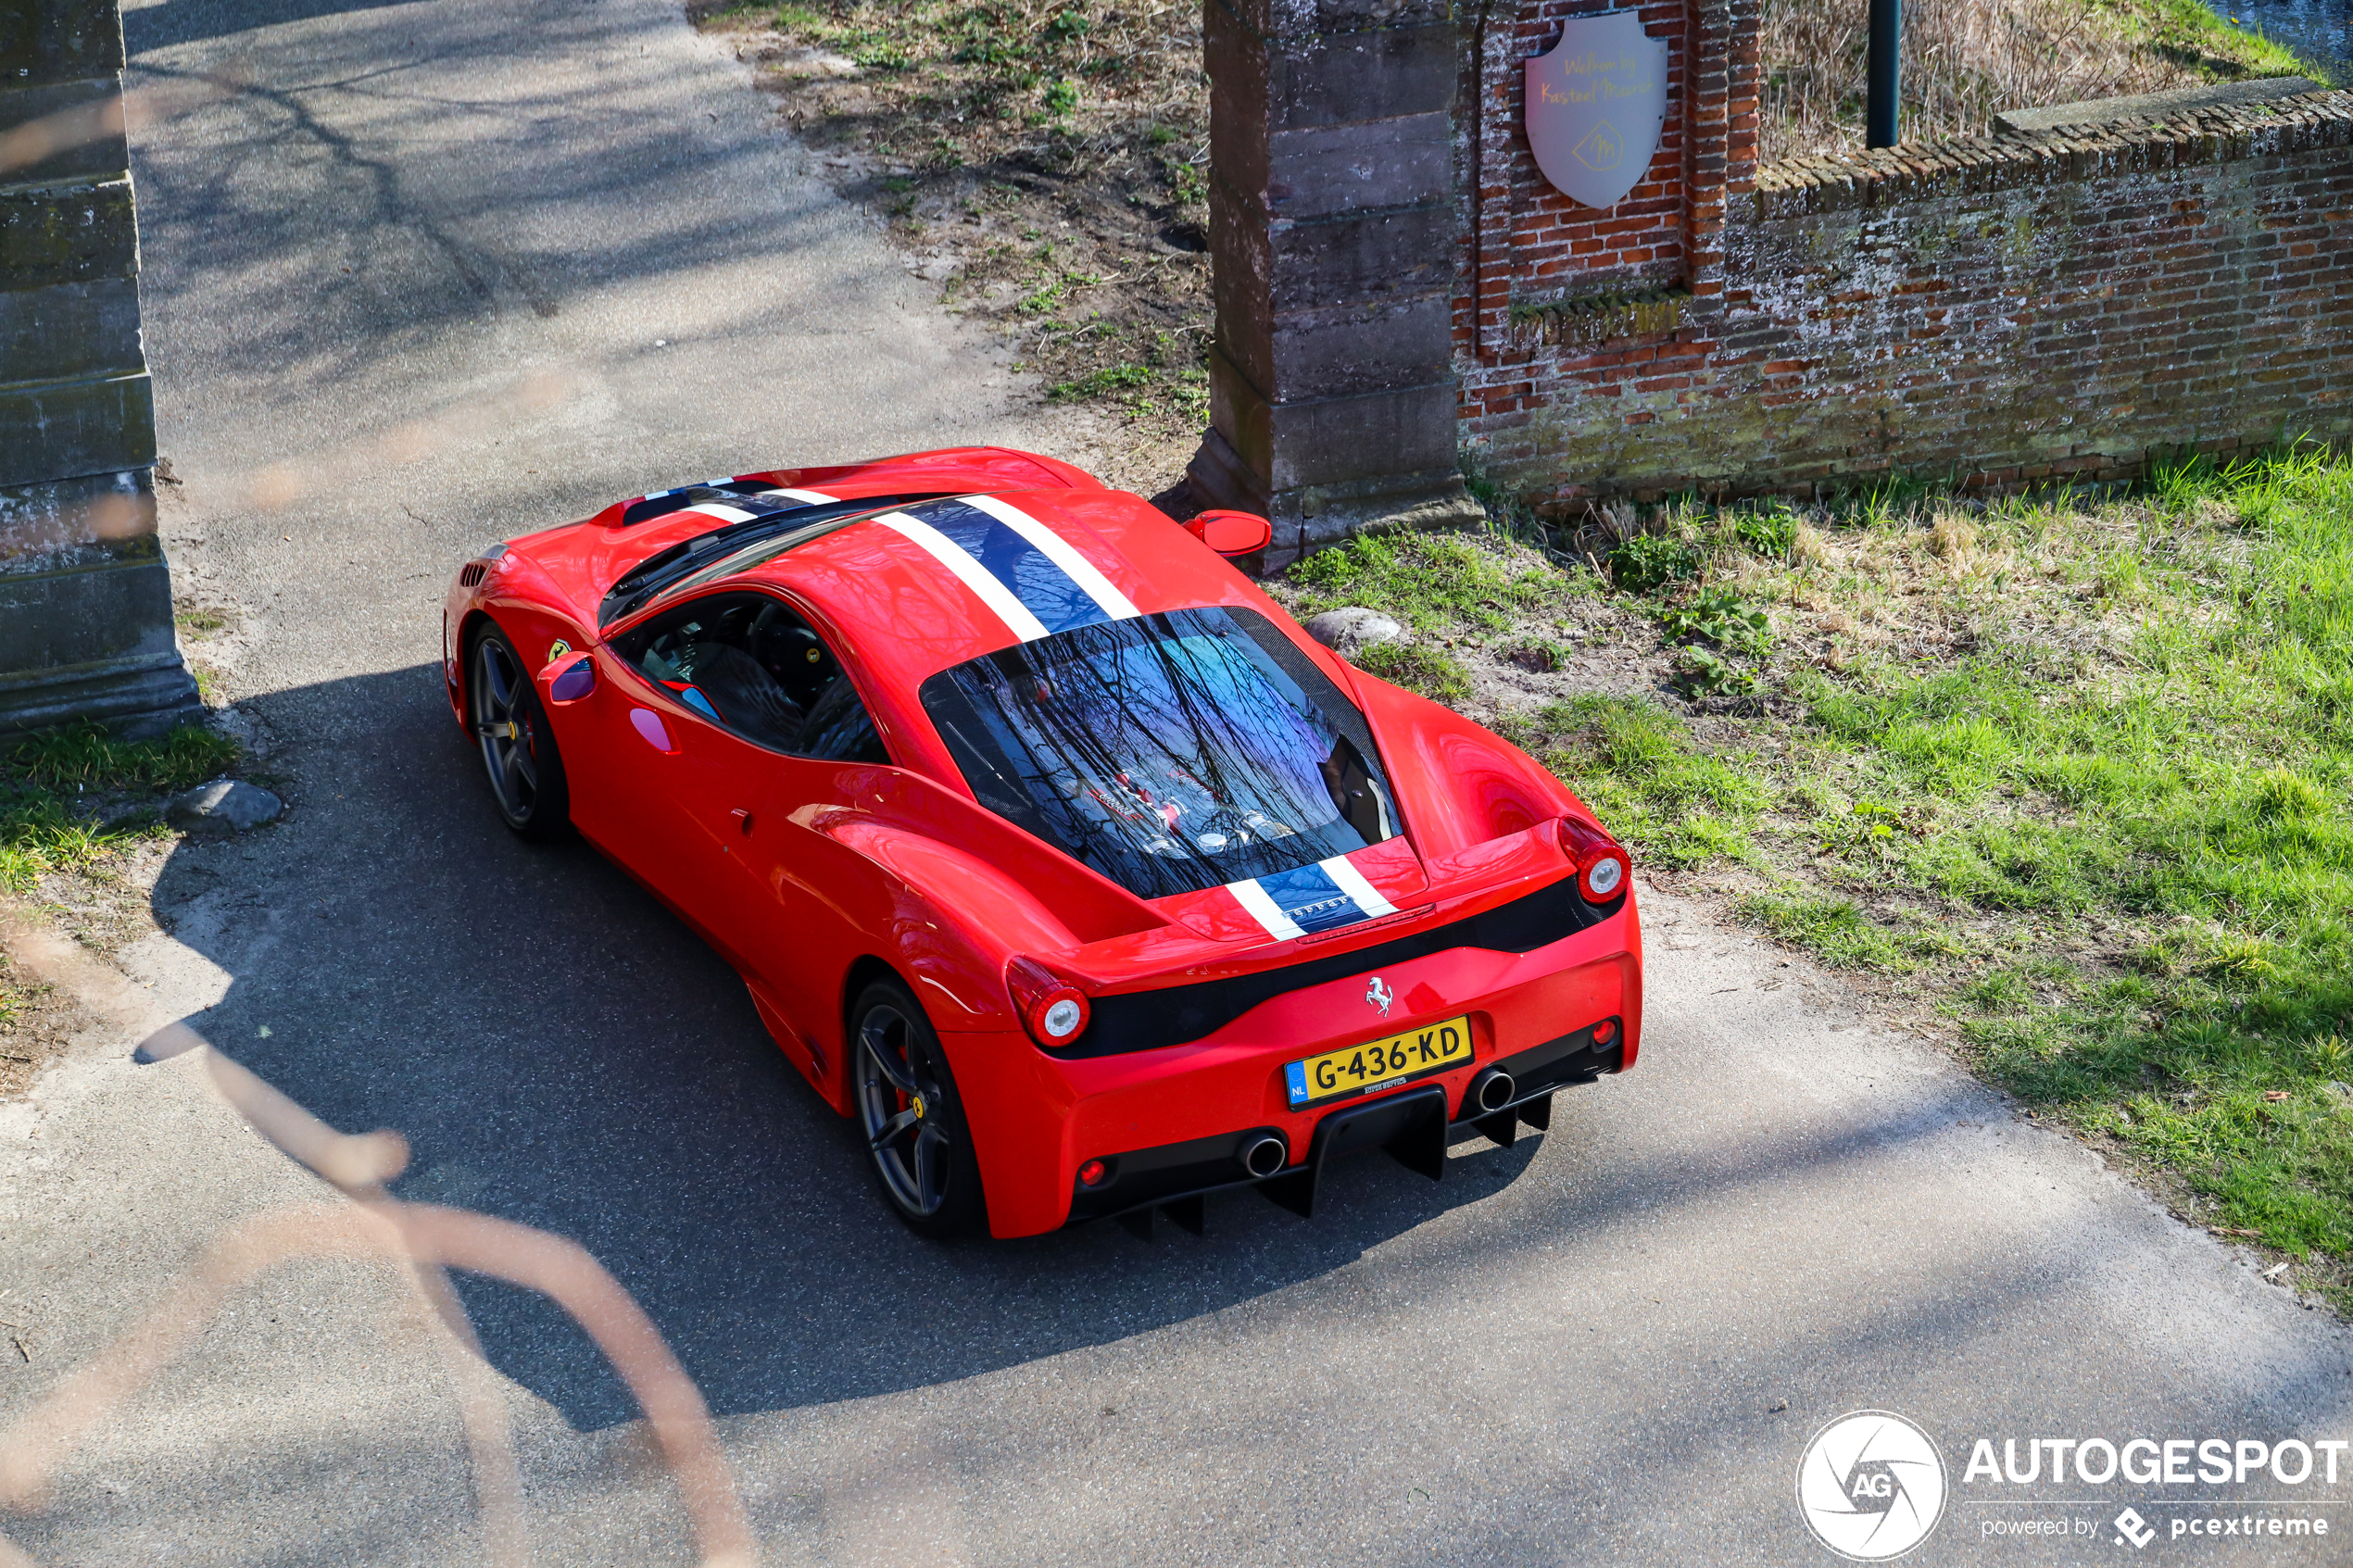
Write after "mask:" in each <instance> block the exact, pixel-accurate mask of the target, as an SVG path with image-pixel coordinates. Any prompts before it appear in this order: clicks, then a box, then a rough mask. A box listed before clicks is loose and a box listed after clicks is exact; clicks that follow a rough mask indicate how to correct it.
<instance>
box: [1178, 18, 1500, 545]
mask: <svg viewBox="0 0 2353 1568" xmlns="http://www.w3.org/2000/svg"><path fill="white" fill-rule="evenodd" d="M1205 6H1206V14H1205V18H1204V24H1205V33H1206V38H1207V49H1206V56H1207V64H1208V67H1209V76H1210V190H1209V210H1210V252H1211V257H1212V262H1213V289H1214V295H1215V299H1216V307H1217V341H1216V344H1215V345H1214V347H1213V348H1212V350H1211V353H1210V419H1211V424H1212V429H1211V430H1210V432H1209V433H1208V435H1207V436H1206V437H1205V438H1204V439H1203V441H1202V447H1201V450H1200V452H1199V453H1198V454H1196V456H1195V457H1194V458H1193V461H1192V466H1191V468H1190V470H1189V479H1190V481H1191V486H1192V490H1193V493H1194V495H1195V496H1196V497H1197V498H1200V499H1202V500H1203V501H1205V502H1207V503H1208V504H1209V505H1212V506H1225V507H1238V508H1243V509H1245V510H1249V511H1256V512H1263V513H1265V515H1266V516H1268V517H1269V518H1271V519H1272V520H1273V521H1274V524H1275V542H1274V545H1273V546H1272V547H1271V548H1270V549H1269V550H1268V552H1267V565H1268V566H1269V567H1280V566H1283V565H1286V564H1288V563H1289V562H1290V561H1291V560H1293V559H1296V558H1298V557H1299V556H1301V555H1303V554H1305V553H1306V552H1307V551H1309V550H1312V549H1315V548H1317V547H1319V546H1324V545H1328V544H1332V543H1336V542H1338V541H1339V540H1341V539H1344V538H1346V537H1347V536H1348V535H1350V534H1351V533H1356V532H1358V531H1360V530H1363V529H1365V528H1367V527H1378V528H1388V527H1440V526H1446V525H1449V524H1453V523H1459V522H1466V521H1476V520H1477V519H1478V517H1479V516H1480V515H1481V514H1480V512H1479V509H1478V506H1477V504H1476V503H1474V502H1473V501H1472V500H1471V499H1470V497H1469V495H1467V494H1466V492H1465V490H1464V488H1463V482H1462V477H1461V475H1460V474H1459V473H1458V472H1457V471H1456V470H1455V467H1454V444H1455V437H1454V431H1455V406H1456V392H1455V386H1454V375H1453V365H1452V361H1451V343H1450V316H1451V312H1452V298H1451V296H1452V293H1453V283H1454V271H1455V248H1456V239H1455V231H1456V226H1457V219H1456V217H1455V209H1454V195H1453V152H1452V146H1453V104H1454V94H1455V85H1456V81H1457V75H1458V72H1457V61H1456V53H1455V51H1456V34H1455V27H1454V23H1453V19H1452V16H1451V12H1450V6H1449V5H1448V4H1447V0H1402V3H1401V0H1205Z"/></svg>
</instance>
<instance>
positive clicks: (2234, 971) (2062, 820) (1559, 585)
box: [1290, 447, 2353, 1305]
mask: <svg viewBox="0 0 2353 1568" xmlns="http://www.w3.org/2000/svg"><path fill="white" fill-rule="evenodd" d="M1554 546H1555V548H1554V557H1555V561H1559V560H1576V561H1579V562H1580V563H1581V564H1579V565H1577V566H1575V567H1565V566H1562V565H1559V564H1554V563H1539V564H1532V565H1529V566H1527V567H1526V568H1525V569H1524V571H1522V573H1521V574H1520V576H1519V577H1517V578H1516V579H1514V580H1513V586H1512V590H1511V593H1512V596H1510V597H1504V596H1495V595H1492V594H1487V593H1484V592H1483V591H1482V590H1479V589H1474V588H1469V587H1465V588H1464V589H1462V590H1461V591H1459V592H1454V593H1453V594H1452V596H1451V597H1450V596H1449V594H1448V593H1447V592H1444V591H1440V590H1438V589H1434V588H1433V587H1432V586H1431V584H1432V583H1445V582H1447V581H1449V580H1450V579H1452V578H1463V579H1465V581H1466V582H1467V581H1468V577H1467V574H1466V573H1464V572H1463V571H1461V569H1460V565H1459V561H1458V560H1457V559H1456V557H1457V554H1458V552H1459V551H1460V550H1462V549H1465V548H1471V547H1474V546H1470V545H1468V544H1466V542H1464V541H1460V540H1457V541H1451V542H1450V541H1418V540H1403V541H1395V542H1376V543H1372V544H1365V543H1359V544H1358V545H1356V546H1352V547H1351V548H1350V549H1348V550H1346V551H1344V552H1335V553H1334V557H1337V559H1335V558H1334V557H1318V558H1311V559H1310V560H1309V561H1308V562H1306V563H1303V564H1302V568H1301V569H1299V571H1298V572H1297V573H1296V574H1295V580H1296V582H1297V586H1295V587H1294V588H1293V589H1292V590H1290V591H1291V592H1292V593H1293V594H1294V595H1295V596H1300V597H1301V598H1302V602H1303V605H1314V604H1317V603H1320V602H1322V600H1323V599H1327V598H1330V597H1332V596H1335V595H1339V596H1345V597H1346V598H1347V599H1348V600H1349V602H1354V603H1363V604H1369V605H1373V606H1375V607H1377V608H1390V609H1391V610H1392V613H1395V614H1397V615H1398V616H1399V618H1400V619H1401V620H1409V621H1413V622H1414V624H1415V625H1416V628H1417V631H1418V632H1419V633H1421V635H1422V639H1423V640H1425V641H1427V640H1438V641H1440V642H1441V644H1442V643H1443V641H1444V640H1445V639H1447V638H1449V637H1451V638H1452V639H1453V644H1454V646H1453V650H1452V652H1453V654H1454V655H1455V656H1456V657H1457V658H1458V659H1459V658H1461V657H1462V656H1463V655H1464V652H1465V650H1466V648H1474V647H1476V646H1478V645H1479V640H1480V639H1481V638H1482V637H1484V638H1485V639H1486V644H1485V646H1491V647H1509V646H1512V645H1513V641H1514V639H1515V638H1517V639H1520V640H1522V641H1525V640H1526V639H1527V637H1528V636H1529V633H1530V632H1531V631H1532V632H1534V633H1538V634H1541V633H1545V632H1547V631H1549V630H1550V629H1551V628H1550V626H1549V625H1547V624H1545V623H1544V622H1543V620H1542V618H1543V615H1544V614H1545V612H1546V611H1547V610H1549V609H1554V608H1558V607H1559V606H1561V605H1563V604H1567V603H1571V602H1574V601H1575V600H1576V599H1577V598H1578V597H1579V596H1592V595H1598V594H1601V593H1603V592H1604V590H1607V591H1610V592H1613V593H1614V594H1615V595H1616V596H1617V601H1618V602H1620V603H1623V604H1627V605H1629V606H1632V607H1638V608H1640V609H1641V610H1642V612H1643V613H1644V615H1645V616H1646V618H1647V630H1648V634H1649V636H1650V638H1651V639H1652V641H1651V644H1650V645H1649V647H1648V648H1647V649H1646V648H1644V647H1642V646H1633V645H1630V644H1629V646H1628V649H1627V654H1626V660H1627V661H1629V662H1630V661H1634V660H1637V659H1641V658H1642V657H1648V656H1649V655H1650V653H1651V652H1652V651H1654V650H1655V651H1656V653H1657V655H1658V658H1659V659H1660V660H1661V661H1662V662H1659V663H1658V664H1657V666H1656V668H1657V669H1658V670H1659V671H1660V673H1659V675H1658V677H1657V679H1655V681H1654V682H1653V683H1652V684H1651V686H1650V688H1649V689H1646V690H1631V691H1629V690H1618V691H1614V692H1613V691H1593V690H1582V689H1577V683H1574V682H1571V683H1567V684H1564V685H1563V686H1562V687H1561V688H1560V689H1558V690H1556V691H1554V692H1553V693H1551V694H1549V695H1548V694H1544V693H1539V694H1537V696H1536V698H1535V699H1534V700H1529V701H1523V702H1520V703H1517V704H1516V705H1508V704H1507V705H1504V706H1502V707H1500V708H1498V709H1496V710H1494V711H1492V712H1490V713H1484V714H1482V715H1481V716H1482V717H1485V718H1488V720H1489V721H1490V722H1492V723H1495V724H1496V725H1497V726H1498V727H1499V728H1501V729H1503V730H1504V731H1505V732H1506V733H1508V734H1512V735H1513V736H1514V737H1515V738H1516V739H1517V740H1519V741H1520V742H1521V744H1523V745H1525V746H1528V747H1529V749H1530V750H1531V751H1533V752H1535V753H1536V754H1537V755H1539V756H1540V757H1542V758H1543V759H1545V760H1546V761H1547V762H1548V763H1549V764H1550V765H1551V766H1553V767H1554V769H1556V770H1557V771H1559V772H1560V774H1561V776H1562V777H1564V778H1565V779H1567V780H1568V781H1570V783H1571V784H1573V785H1574V786H1575V787H1576V788H1577V789H1578V790H1579V793H1580V794H1582V795H1584V796H1585V797H1586V798H1587V799H1588V800H1589V801H1590V802H1591V803H1592V805H1593V806H1594V807H1595V809H1597V810H1598V811H1599V812H1600V813H1601V814H1602V816H1603V817H1604V821H1606V822H1610V823H1611V824H1612V826H1613V827H1614V828H1615V829H1616V830H1617V832H1619V833H1620V834H1622V835H1624V836H1625V837H1626V838H1627V839H1628V841H1629V843H1630V844H1631V845H1632V846H1633V847H1635V848H1636V850H1637V852H1638V855H1639V856H1640V857H1641V858H1642V859H1645V860H1647V861H1648V862H1649V863H1650V864H1651V865H1653V866H1654V867H1663V868H1674V869H1677V870H1679V871H1680V872H1682V873H1684V874H1683V875H1682V876H1681V877H1680V878H1679V884H1688V885H1690V886H1692V888H1693V889H1694V890H1696V891H1699V892H1702V893H1704V894H1712V895H1713V896H1715V897H1718V899H1719V900H1720V901H1721V902H1722V903H1723V904H1724V906H1725V907H1726V908H1727V909H1729V910H1730V912H1731V913H1732V914H1733V915H1734V916H1735V917H1736V918H1739V919H1742V920H1744V921H1746V922H1749V923H1751V924H1752V925H1754V926H1755V927H1757V928H1759V929H1761V930H1763V931H1764V932H1766V933H1768V934H1769V935H1772V936H1774V937H1775V938H1777V939H1778V940H1780V941H1783V942H1786V943H1788V944H1790V945H1792V946H1793V947H1801V948H1804V949H1806V950H1807V951H1809V952H1811V953H1813V954H1815V955H1817V956H1818V957H1819V958H1820V959H1821V960H1824V961H1825V962H1828V963H1831V964H1833V965H1837V966H1840V967H1843V968H1845V969H1848V970H1850V971H1855V972H1859V973H1863V974H1867V975H1878V976H1883V977H1888V979H1887V989H1888V990H1889V993H1890V995H1891V997H1894V998H1896V999H1899V1000H1902V1001H1909V1002H1915V1003H1924V1004H1925V1005H1928V1006H1931V1007H1933V1008H1934V1009H1936V1010H1939V1011H1941V1012H1942V1014H1943V1015H1944V1018H1945V1021H1946V1022H1947V1023H1948V1025H1949V1027H1950V1029H1951V1030H1952V1031H1953V1033H1954V1034H1955V1035H1956V1036H1957V1040H1958V1042H1959V1044H1960V1047H1961V1049H1962V1050H1963V1052H1964V1054H1965V1055H1966V1056H1967V1058H1968V1059H1969V1061H1970V1062H1971V1063H1972V1065H1974V1066H1975V1067H1976V1068H1977V1069H1978V1070H1979V1071H1980V1072H1982V1073H1983V1074H1985V1075H1986V1076H1987V1077H1989V1078H1990V1079H1992V1080H1993V1081H1994V1082H1995V1083H1997V1084H1999V1085H2002V1086H2004V1087H2005V1088H2007V1089H2008V1090H2010V1091H2011V1092H2012V1093H2014V1094H2016V1095H2017V1096H2018V1097H2019V1098H2020V1099H2021V1100H2023V1101H2024V1102H2025V1103H2026V1105H2027V1106H2028V1107H2029V1108H2030V1109H2032V1110H2034V1111H2035V1112H2037V1113H2038V1114H2041V1115H2043V1116H2045V1117H2046V1118H2051V1119H2056V1120H2057V1121H2060V1122H2063V1123H2066V1124H2068V1125H2070V1126H2071V1127H2073V1128H2074V1129H2076V1130H2077V1131H2079V1132H2080V1133H2082V1135H2085V1136H2086V1137H2088V1138H2091V1139H2093V1140H2095V1142H2097V1143H2099V1144H2101V1145H2102V1146H2104V1147H2105V1148H2108V1149H2109V1150H2110V1151H2111V1152H2113V1153H2114V1154H2116V1155H2118V1156H2119V1157H2120V1158H2122V1159H2123V1160H2127V1161H2128V1162H2131V1163H2133V1164H2135V1165H2137V1166H2138V1167H2139V1168H2141V1169H2142V1170H2143V1171H2144V1173H2145V1174H2147V1175H2148V1176H2149V1177H2150V1178H2151V1179H2152V1180H2153V1181H2154V1182H2155V1183H2156V1184H2157V1185H2158V1186H2159V1187H2160V1188H2161V1189H2163V1190H2164V1191H2165V1192H2166V1193H2167V1195H2168V1196H2169V1198H2170V1199H2171V1201H2172V1202H2173V1203H2174V1205H2175V1207H2176V1208H2177V1210H2180V1211H2181V1212H2183V1213H2184V1214H2185V1215H2186V1216H2189V1217H2192V1218H2194V1219H2196V1221H2198V1222H2199V1223H2205V1224H2208V1225H2209V1226H2211V1227H2212V1228H2214V1229H2216V1230H2218V1231H2220V1232H2223V1233H2225V1234H2229V1235H2232V1236H2239V1237H2243V1238H2246V1239H2251V1240H2256V1241H2259V1242H2260V1243H2262V1244H2263V1245H2265V1246H2267V1247H2270V1248H2275V1249H2277V1250H2278V1251H2279V1252H2281V1253H2283V1254H2285V1255H2287V1256H2288V1257H2289V1258H2293V1259H2295V1260H2298V1261H2299V1266H2298V1272H2297V1274H2296V1277H2297V1278H2298V1279H2299V1280H2300V1281H2302V1282H2303V1283H2305V1284H2308V1285H2310V1286H2315V1287H2318V1288H2321V1289H2323V1290H2326V1291H2327V1292H2329V1293H2330V1294H2331V1295H2333V1296H2334V1298H2335V1299H2337V1301H2338V1302H2339V1303H2340V1305H2346V1304H2348V1303H2353V1267H2348V1263H2353V461H2347V460H2346V459H2344V458H2332V457H2330V456H2328V455H2326V454H2323V453H2322V452H2319V451H2317V450H2314V449H2311V448H2309V447H2308V448H2303V449H2297V450H2290V451H2284V452H2282V453H2279V454H2275V455H2273V456H2270V457H2267V458H2261V459H2259V460H2255V461H2251V462H2247V463H2244V464H2239V465H2236V466H2233V467H2231V468H2228V469H2223V470H2216V469H2213V468H2211V467H2209V466H2205V465H2190V466H2184V467H2182V468H2179V469H2176V470H2171V471H2170V472H2168V473H2165V474H2163V475H2162V476H2161V477H2160V478H2159V479H2158V482H2157V483H2154V484H2152V485H2151V486H2150V487H2148V488H2147V489H2146V490H2145V492H2144V493H2142V494H2140V495H2136V496H2133V497H2131V498H2129V499H2121V500H2108V501H2095V500H2091V499H2087V498H2083V497H2077V496H2070V495H2057V496H2046V497H2043V498H2038V499H2032V500H2012V501H2004V502H1999V503H1995V504H1993V505H1990V506H1981V505H1976V504H1972V503H1965V502H1962V501H1959V500H1956V499H1952V498H1949V497H1943V496H1939V495H1931V494H1926V493H1919V492H1914V493H1910V494H1906V493H1901V492H1897V491H1894V490H1883V491H1881V492H1879V493H1876V494H1872V495H1862V496H1858V497H1856V498H1855V499H1854V500H1853V501H1852V502H1851V503H1849V504H1846V505H1843V506H1841V507H1837V508H1813V509H1810V510H1807V511H1802V512H1801V511H1796V510H1793V509H1790V508H1784V507H1778V506H1764V507H1744V508H1701V507H1696V506H1684V507H1676V508H1665V509H1663V510H1662V511H1661V512H1660V514H1659V515H1657V516H1656V517H1655V518H1652V519H1650V520H1648V521H1647V522H1646V523H1644V524H1641V525H1637V524H1636V523H1635V522H1634V521H1633V520H1632V519H1631V517H1630V516H1623V515H1622V516H1619V517H1617V518H1615V519H1612V520H1609V521H1607V523H1606V524H1605V525H1604V526H1602V527H1599V528H1595V529H1589V530H1587V531H1586V532H1585V533H1581V534H1579V535H1578V536H1577V537H1575V538H1570V539H1559V540H1555V541H1554ZM1522 556H1523V558H1525V559H1526V560H1528V561H1531V562H1534V561H1536V560H1537V558H1535V557H1534V556H1533V555H1531V554H1529V553H1528V552H1522ZM1327 562H1330V563H1331V564H1326V563H1327ZM1450 562H1452V563H1453V564H1451V565H1450ZM1531 607H1541V608H1531ZM1498 617H1500V618H1501V619H1502V620H1504V621H1505V622H1507V623H1508V624H1506V625H1505V626H1504V627H1503V628H1502V629H1500V630H1488V629H1487V626H1488V623H1489V622H1490V621H1492V620H1493V619H1495V618H1498ZM1473 662H1474V663H1475V662H1476V659H1474V661H1473ZM1419 684H1422V685H1423V686H1424V687H1425V689H1430V690H1433V691H1434V690H1435V683H1434V682H1433V681H1431V680H1430V679H1428V678H1427V677H1425V679H1423V680H1422V681H1421V682H1420V683H1419Z"/></svg>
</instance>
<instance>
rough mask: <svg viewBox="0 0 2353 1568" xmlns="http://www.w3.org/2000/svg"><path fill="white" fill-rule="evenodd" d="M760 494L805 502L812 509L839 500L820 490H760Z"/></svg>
mask: <svg viewBox="0 0 2353 1568" xmlns="http://www.w3.org/2000/svg"><path fill="white" fill-rule="evenodd" d="M760 494H761V495H782V496H784V497H785V498H786V499H787V500H793V501H806V502H808V503H809V504H810V505H811V506H812V507H818V506H823V505H824V504H825V503H826V502H827V501H837V500H839V499H840V498H841V497H840V496H838V495H826V494H825V493H824V491H822V490H762V491H761V492H760Z"/></svg>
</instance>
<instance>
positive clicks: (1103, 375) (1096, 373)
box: [1046, 365, 1152, 403]
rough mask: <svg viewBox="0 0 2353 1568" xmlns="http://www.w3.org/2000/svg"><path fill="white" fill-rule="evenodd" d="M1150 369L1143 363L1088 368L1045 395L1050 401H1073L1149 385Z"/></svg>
mask: <svg viewBox="0 0 2353 1568" xmlns="http://www.w3.org/2000/svg"><path fill="white" fill-rule="evenodd" d="M1151 382H1152V371H1151V369H1150V368H1149V367H1147V366H1143V365H1106V366H1104V367H1103V368H1102V369H1101V370H1090V371H1088V373H1087V374H1085V375H1083V376H1081V377H1079V378H1078V379H1077V380H1076V381H1066V382H1063V383H1059V384H1058V385H1056V386H1055V388H1054V389H1053V391H1051V392H1050V393H1048V394H1047V395H1046V398H1047V401H1048V402H1050V403H1073V402H1077V401H1079V400H1080V399H1082V398H1088V397H1101V396H1102V395H1104V394H1106V393H1112V392H1124V391H1126V390H1128V389H1130V388H1133V387H1139V386H1150V385H1151Z"/></svg>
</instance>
